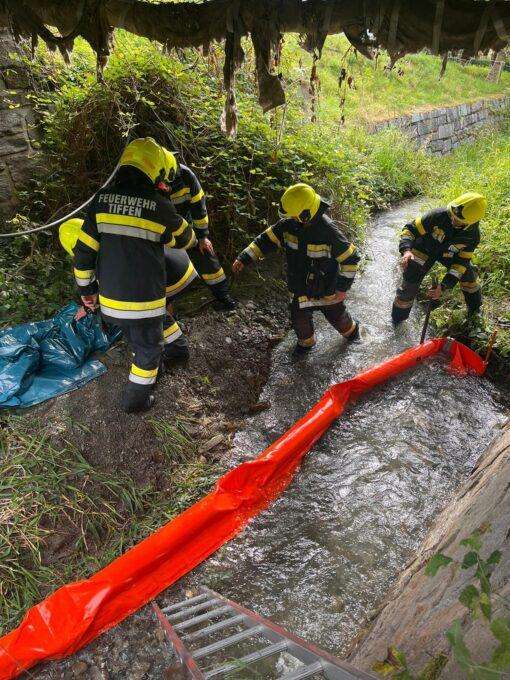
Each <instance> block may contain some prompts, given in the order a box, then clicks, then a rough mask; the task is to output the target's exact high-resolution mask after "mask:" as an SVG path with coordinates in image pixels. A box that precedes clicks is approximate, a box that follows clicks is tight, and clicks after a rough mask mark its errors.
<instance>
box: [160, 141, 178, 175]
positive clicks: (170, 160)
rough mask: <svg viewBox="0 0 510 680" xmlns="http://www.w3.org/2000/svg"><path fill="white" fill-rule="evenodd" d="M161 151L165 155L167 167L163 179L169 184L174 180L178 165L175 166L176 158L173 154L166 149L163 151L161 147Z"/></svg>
mask: <svg viewBox="0 0 510 680" xmlns="http://www.w3.org/2000/svg"><path fill="white" fill-rule="evenodd" d="M163 151H164V153H165V156H166V160H167V165H168V174H167V176H166V177H165V179H166V180H167V181H168V182H171V181H172V180H173V179H174V177H175V175H176V174H177V165H178V164H177V158H176V157H175V154H174V153H172V152H171V151H169V150H168V149H165V147H163Z"/></svg>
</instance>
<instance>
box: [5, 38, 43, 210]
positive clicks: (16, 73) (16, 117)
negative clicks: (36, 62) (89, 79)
mask: <svg viewBox="0 0 510 680" xmlns="http://www.w3.org/2000/svg"><path fill="white" fill-rule="evenodd" d="M12 53H15V45H14V42H13V40H12V38H11V37H10V35H9V34H8V32H7V31H6V30H2V29H0V218H2V217H8V216H10V215H12V213H13V212H14V211H15V208H16V199H15V191H14V189H15V187H16V186H19V185H20V184H22V183H23V182H24V181H26V180H27V179H28V178H29V177H30V176H31V175H32V174H33V171H34V166H35V163H36V160H35V148H34V143H35V142H36V140H35V129H34V123H35V117H34V113H33V110H32V108H31V106H30V100H29V99H28V98H27V94H28V92H29V87H30V82H29V80H28V77H27V74H26V72H25V70H24V69H23V67H22V66H20V64H19V63H16V61H15V59H13V58H12V57H11V56H10V54H12Z"/></svg>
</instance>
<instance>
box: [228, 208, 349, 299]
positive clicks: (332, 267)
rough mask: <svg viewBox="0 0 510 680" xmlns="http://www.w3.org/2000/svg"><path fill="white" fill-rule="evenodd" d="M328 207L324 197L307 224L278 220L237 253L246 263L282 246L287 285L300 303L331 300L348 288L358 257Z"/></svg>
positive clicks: (290, 220) (291, 220)
mask: <svg viewBox="0 0 510 680" xmlns="http://www.w3.org/2000/svg"><path fill="white" fill-rule="evenodd" d="M328 208H329V205H328V204H327V203H326V202H324V201H323V202H322V203H321V207H320V208H319V212H318V213H317V215H316V216H315V217H314V218H313V220H311V222H308V223H307V224H301V223H300V222H298V221H297V220H293V219H283V220H280V221H279V222H277V223H276V224H275V225H274V226H273V227H269V229H266V230H265V231H264V232H262V233H261V234H259V236H257V238H256V239H255V240H254V241H253V242H252V243H250V245H249V246H248V247H247V248H245V250H243V252H242V253H241V254H240V255H239V259H240V260H241V262H243V263H244V264H248V263H249V262H251V261H257V260H260V259H262V258H263V257H264V255H266V254H267V253H269V252H270V251H272V250H276V249H278V248H283V249H284V250H285V255H286V258H287V277H288V285H289V289H290V291H291V292H292V293H293V294H294V295H295V296H296V297H297V298H298V303H299V306H300V307H319V306H322V305H324V304H328V303H329V304H330V303H331V298H332V297H333V296H335V295H336V293H337V292H338V291H347V290H349V288H350V287H351V285H352V282H353V279H354V277H355V275H356V271H357V269H358V262H359V260H360V257H359V255H358V253H357V251H356V247H355V246H354V245H353V244H352V243H349V241H348V240H347V239H346V238H345V236H344V235H343V234H342V232H341V231H340V230H339V228H338V226H337V225H336V224H335V222H334V221H333V220H332V219H331V217H329V215H327V214H326V211H327V210H328ZM328 298H329V299H328Z"/></svg>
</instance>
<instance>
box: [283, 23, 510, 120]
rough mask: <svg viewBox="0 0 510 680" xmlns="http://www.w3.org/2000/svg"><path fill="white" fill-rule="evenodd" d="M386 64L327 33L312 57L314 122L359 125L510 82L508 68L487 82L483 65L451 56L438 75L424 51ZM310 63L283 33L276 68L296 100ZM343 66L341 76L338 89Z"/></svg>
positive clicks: (436, 62)
mask: <svg viewBox="0 0 510 680" xmlns="http://www.w3.org/2000/svg"><path fill="white" fill-rule="evenodd" d="M388 64H389V57H388V56H387V54H385V53H382V54H381V55H380V56H379V58H378V59H377V61H374V62H370V61H368V60H367V59H366V58H365V57H363V56H361V55H359V54H357V53H356V52H355V50H354V49H353V48H352V47H350V45H349V42H348V41H347V39H346V38H345V37H344V36H331V37H329V38H328V39H327V40H326V44H325V47H324V51H323V57H322V60H321V61H319V62H317V75H318V78H319V83H318V86H319V103H318V109H317V111H318V118H319V121H321V123H322V122H324V121H326V122H329V121H331V122H335V123H336V124H337V125H338V123H339V122H340V119H341V116H342V115H343V114H344V115H345V122H346V125H347V126H350V125H355V126H359V124H360V122H368V123H369V122H371V121H374V120H379V119H385V118H392V117H394V116H400V115H402V114H404V113H409V112H410V111H416V110H420V111H421V110H426V109H431V108H435V107H439V106H453V105H454V104H457V103H460V102H466V101H474V100H476V99H480V98H483V97H492V96H497V95H498V94H500V93H502V92H505V91H506V92H508V88H509V87H510V73H507V72H504V73H503V74H502V77H501V81H500V82H499V83H491V82H488V81H487V69H486V68H483V67H481V66H461V65H460V64H459V63H457V62H455V61H451V62H450V63H449V64H448V66H447V69H446V72H445V74H444V76H443V78H441V79H439V73H440V70H441V61H440V59H438V58H437V57H433V56H431V55H429V54H425V53H421V54H412V55H407V56H406V57H404V58H403V59H401V60H400V61H398V62H397V64H396V66H395V67H394V68H393V69H392V70H391V71H389V72H388V71H387V70H386V67H387V66H388ZM311 66H312V57H311V56H310V55H308V54H306V53H305V52H303V50H302V49H301V48H300V47H299V46H298V44H297V39H295V38H293V37H290V38H287V42H286V43H285V45H284V50H283V68H282V72H283V75H284V77H285V78H286V79H288V80H290V82H291V83H292V84H293V87H294V96H295V97H297V98H298V101H299V100H301V101H304V98H303V94H302V93H301V88H300V86H299V85H300V83H301V82H302V83H304V84H308V82H309V78H310V70H311ZM343 68H344V69H345V71H346V78H345V80H344V81H343V84H342V87H341V88H340V89H339V75H340V73H341V70H342V69H343ZM349 78H351V79H352V80H350V81H349ZM344 98H345V104H344V102H343V99H344Z"/></svg>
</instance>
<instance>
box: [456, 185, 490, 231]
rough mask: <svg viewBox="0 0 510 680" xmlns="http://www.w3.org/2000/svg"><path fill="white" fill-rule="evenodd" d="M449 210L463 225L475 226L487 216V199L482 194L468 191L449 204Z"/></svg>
mask: <svg viewBox="0 0 510 680" xmlns="http://www.w3.org/2000/svg"><path fill="white" fill-rule="evenodd" d="M448 210H449V211H450V213H451V214H452V215H453V216H454V217H456V218H457V219H458V220H459V222H461V223H462V224H466V225H468V224H475V222H479V221H480V220H481V219H482V217H483V216H484V215H485V212H486V210H487V199H486V198H485V196H482V194H477V193H475V192H474V191H468V192H467V193H465V194H462V196H458V198H456V199H455V200H454V201H452V202H451V203H449V204H448Z"/></svg>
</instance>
